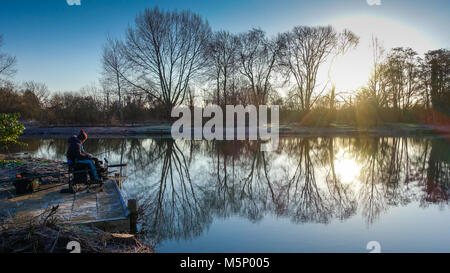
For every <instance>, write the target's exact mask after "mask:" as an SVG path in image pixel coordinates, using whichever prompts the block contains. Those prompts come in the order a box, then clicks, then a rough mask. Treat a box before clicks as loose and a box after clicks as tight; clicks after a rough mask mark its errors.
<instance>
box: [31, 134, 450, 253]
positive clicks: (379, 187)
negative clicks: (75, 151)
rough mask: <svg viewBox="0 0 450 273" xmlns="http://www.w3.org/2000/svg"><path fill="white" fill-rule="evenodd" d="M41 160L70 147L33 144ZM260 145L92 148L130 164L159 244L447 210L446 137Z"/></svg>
mask: <svg viewBox="0 0 450 273" xmlns="http://www.w3.org/2000/svg"><path fill="white" fill-rule="evenodd" d="M27 142H28V143H29V144H30V145H29V146H28V148H27V149H28V150H30V151H31V152H33V153H34V154H36V155H38V156H42V155H44V156H48V157H53V158H64V153H65V149H66V144H65V140H55V139H48V140H30V139H29V140H27ZM260 145H261V143H259V142H258V141H174V140H172V139H164V138H162V139H128V140H125V139H108V140H106V139H90V140H89V141H88V143H87V144H86V149H87V150H88V151H90V152H91V153H93V154H98V153H106V154H107V156H108V157H109V158H110V161H111V162H113V161H114V162H117V161H121V162H128V163H129V164H130V165H129V173H131V176H130V178H129V180H128V181H127V182H126V183H125V184H124V185H123V190H124V193H125V195H126V196H127V197H128V198H137V199H138V200H139V204H140V205H141V207H140V210H141V215H142V218H141V220H142V226H141V228H142V230H143V231H144V232H145V233H146V234H148V237H149V238H151V239H152V241H153V242H154V243H156V244H157V245H158V244H161V243H163V242H164V241H166V240H191V239H195V238H197V237H198V236H200V235H201V234H202V233H203V232H204V231H205V230H207V229H208V228H209V227H210V225H211V223H212V222H213V220H214V219H215V218H222V219H226V218H227V217H230V216H240V217H245V218H246V219H248V220H250V221H252V222H259V221H261V220H262V219H263V218H264V217H265V215H267V214H274V215H276V216H278V217H283V218H288V219H290V220H291V222H293V223H297V224H302V223H320V224H328V223H330V221H332V220H334V219H336V220H339V221H346V220H347V219H349V218H350V217H352V216H353V215H355V214H360V215H362V216H363V217H364V219H365V222H366V225H367V226H369V227H370V226H371V225H373V224H374V223H376V222H378V221H382V219H380V218H382V216H381V215H382V214H383V213H387V212H389V209H390V208H393V207H397V206H406V205H408V204H410V203H411V202H417V203H419V204H420V206H421V207H424V208H425V207H428V206H431V205H433V204H436V205H438V206H440V207H442V208H443V207H446V206H448V196H449V193H450V188H449V183H450V147H449V143H448V141H447V140H445V139H439V138H389V137H359V138H283V139H281V140H280V144H279V148H278V150H277V151H276V152H261V151H260Z"/></svg>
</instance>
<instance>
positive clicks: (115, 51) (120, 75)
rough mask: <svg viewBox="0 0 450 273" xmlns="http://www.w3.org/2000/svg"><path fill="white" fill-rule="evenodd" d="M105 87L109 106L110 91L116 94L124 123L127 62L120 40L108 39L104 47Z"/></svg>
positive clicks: (120, 115)
mask: <svg viewBox="0 0 450 273" xmlns="http://www.w3.org/2000/svg"><path fill="white" fill-rule="evenodd" d="M102 63H103V79H102V82H103V86H104V89H105V90H106V91H107V94H106V96H107V104H109V98H110V97H109V95H110V94H109V93H110V90H111V89H112V90H114V89H115V91H116V92H114V93H116V95H117V98H118V105H119V117H120V122H123V110H122V106H123V103H122V96H123V89H124V86H125V85H126V81H125V80H124V79H125V78H126V74H127V69H128V67H127V60H126V58H125V56H124V54H123V52H122V45H121V43H120V42H119V41H118V40H114V39H111V38H108V41H107V43H106V45H105V46H104V47H103V56H102Z"/></svg>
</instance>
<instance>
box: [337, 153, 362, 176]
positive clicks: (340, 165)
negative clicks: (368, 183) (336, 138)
mask: <svg viewBox="0 0 450 273" xmlns="http://www.w3.org/2000/svg"><path fill="white" fill-rule="evenodd" d="M334 168H335V170H336V174H337V176H338V177H339V179H340V181H341V183H344V184H351V183H354V182H355V181H356V180H357V179H358V177H359V173H360V171H361V167H360V166H359V165H358V163H356V161H355V159H354V158H352V157H351V156H350V155H349V154H348V153H346V152H344V150H340V151H339V152H338V153H337V154H336V158H335V160H334Z"/></svg>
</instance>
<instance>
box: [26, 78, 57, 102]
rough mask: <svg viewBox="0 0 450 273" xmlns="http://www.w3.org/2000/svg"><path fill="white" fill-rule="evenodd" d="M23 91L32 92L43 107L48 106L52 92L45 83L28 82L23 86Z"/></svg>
mask: <svg viewBox="0 0 450 273" xmlns="http://www.w3.org/2000/svg"><path fill="white" fill-rule="evenodd" d="M22 90H23V91H24V92H25V91H31V92H33V94H34V95H35V96H36V97H37V98H38V99H39V103H40V104H41V105H44V106H45V105H46V104H47V103H48V100H49V96H50V91H49V90H48V87H47V85H46V84H45V83H41V82H35V81H26V82H24V83H23V84H22Z"/></svg>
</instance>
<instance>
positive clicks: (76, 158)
mask: <svg viewBox="0 0 450 273" xmlns="http://www.w3.org/2000/svg"><path fill="white" fill-rule="evenodd" d="M87 138H88V136H87V134H86V132H85V131H84V130H81V131H80V133H79V134H78V136H75V135H74V136H72V137H70V138H69V149H68V151H67V154H66V156H67V160H68V161H69V162H68V163H69V164H75V166H76V168H75V171H79V170H89V177H90V178H91V181H98V180H99V178H98V174H97V171H96V168H95V166H97V164H98V159H97V158H95V157H93V156H92V155H91V154H89V153H86V152H85V151H84V148H83V143H84V142H85V141H86V140H87ZM83 175H84V178H83ZM74 178H76V179H75V180H78V179H80V178H81V180H83V181H82V182H87V181H86V174H85V173H81V174H77V175H74Z"/></svg>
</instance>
